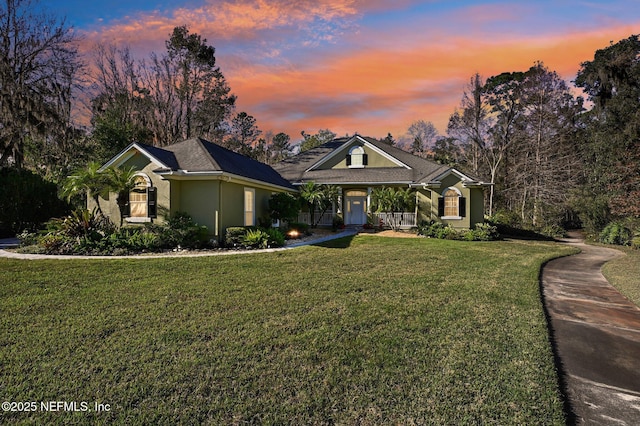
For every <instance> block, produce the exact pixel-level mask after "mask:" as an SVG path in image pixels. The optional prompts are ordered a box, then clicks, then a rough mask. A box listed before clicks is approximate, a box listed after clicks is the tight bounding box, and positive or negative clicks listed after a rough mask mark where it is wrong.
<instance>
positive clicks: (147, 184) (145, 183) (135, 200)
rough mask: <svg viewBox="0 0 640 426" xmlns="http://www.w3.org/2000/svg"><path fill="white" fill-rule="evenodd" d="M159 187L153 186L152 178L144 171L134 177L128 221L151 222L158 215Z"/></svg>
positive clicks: (127, 212) (128, 207)
mask: <svg viewBox="0 0 640 426" xmlns="http://www.w3.org/2000/svg"><path fill="white" fill-rule="evenodd" d="M157 198H158V196H157V188H155V187H153V186H151V179H149V177H148V176H147V175H145V174H143V173H139V174H137V175H136V176H135V177H134V187H133V189H132V190H131V192H129V204H128V205H127V209H126V216H127V217H128V218H127V221H128V222H149V221H150V220H151V218H154V217H156V216H157Z"/></svg>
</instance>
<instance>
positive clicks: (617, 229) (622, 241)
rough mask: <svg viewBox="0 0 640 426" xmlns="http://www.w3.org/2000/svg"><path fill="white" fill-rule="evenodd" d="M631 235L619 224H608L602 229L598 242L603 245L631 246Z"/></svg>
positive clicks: (629, 231) (628, 230) (627, 229)
mask: <svg viewBox="0 0 640 426" xmlns="http://www.w3.org/2000/svg"><path fill="white" fill-rule="evenodd" d="M632 236H633V233H632V232H631V230H630V229H629V228H627V227H626V226H625V225H624V224H622V223H621V222H610V223H609V224H608V225H607V226H605V227H604V229H603V230H602V232H600V235H599V237H598V241H600V242H601V243H605V244H615V245H620V246H628V245H630V244H631V240H632Z"/></svg>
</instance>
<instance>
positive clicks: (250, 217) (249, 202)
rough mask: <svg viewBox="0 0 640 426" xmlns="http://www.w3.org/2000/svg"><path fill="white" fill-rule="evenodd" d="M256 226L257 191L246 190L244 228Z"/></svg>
mask: <svg viewBox="0 0 640 426" xmlns="http://www.w3.org/2000/svg"><path fill="white" fill-rule="evenodd" d="M255 224H256V190H255V189H253V188H245V189H244V226H254V225H255Z"/></svg>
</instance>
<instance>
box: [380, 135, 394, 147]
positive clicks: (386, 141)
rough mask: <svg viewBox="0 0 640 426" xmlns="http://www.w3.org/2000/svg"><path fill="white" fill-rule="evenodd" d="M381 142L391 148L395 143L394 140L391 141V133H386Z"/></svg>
mask: <svg viewBox="0 0 640 426" xmlns="http://www.w3.org/2000/svg"><path fill="white" fill-rule="evenodd" d="M381 141H382V142H384V143H386V144H387V145H391V146H393V145H395V143H396V140H395V139H393V136H391V133H387V136H386V137H385V138H384V139H381Z"/></svg>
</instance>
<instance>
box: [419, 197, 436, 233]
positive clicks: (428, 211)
mask: <svg viewBox="0 0 640 426" xmlns="http://www.w3.org/2000/svg"><path fill="white" fill-rule="evenodd" d="M417 192H418V197H417V198H418V199H417V208H418V218H417V221H416V223H417V224H418V225H419V224H420V223H421V222H429V221H430V220H434V219H435V217H434V216H433V215H432V207H431V205H432V199H433V198H435V202H436V203H437V202H438V197H437V195H434V194H432V192H431V191H430V190H428V189H418V190H417ZM437 207H438V206H437V205H436V210H437ZM437 213H438V212H437V211H436V214H437Z"/></svg>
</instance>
